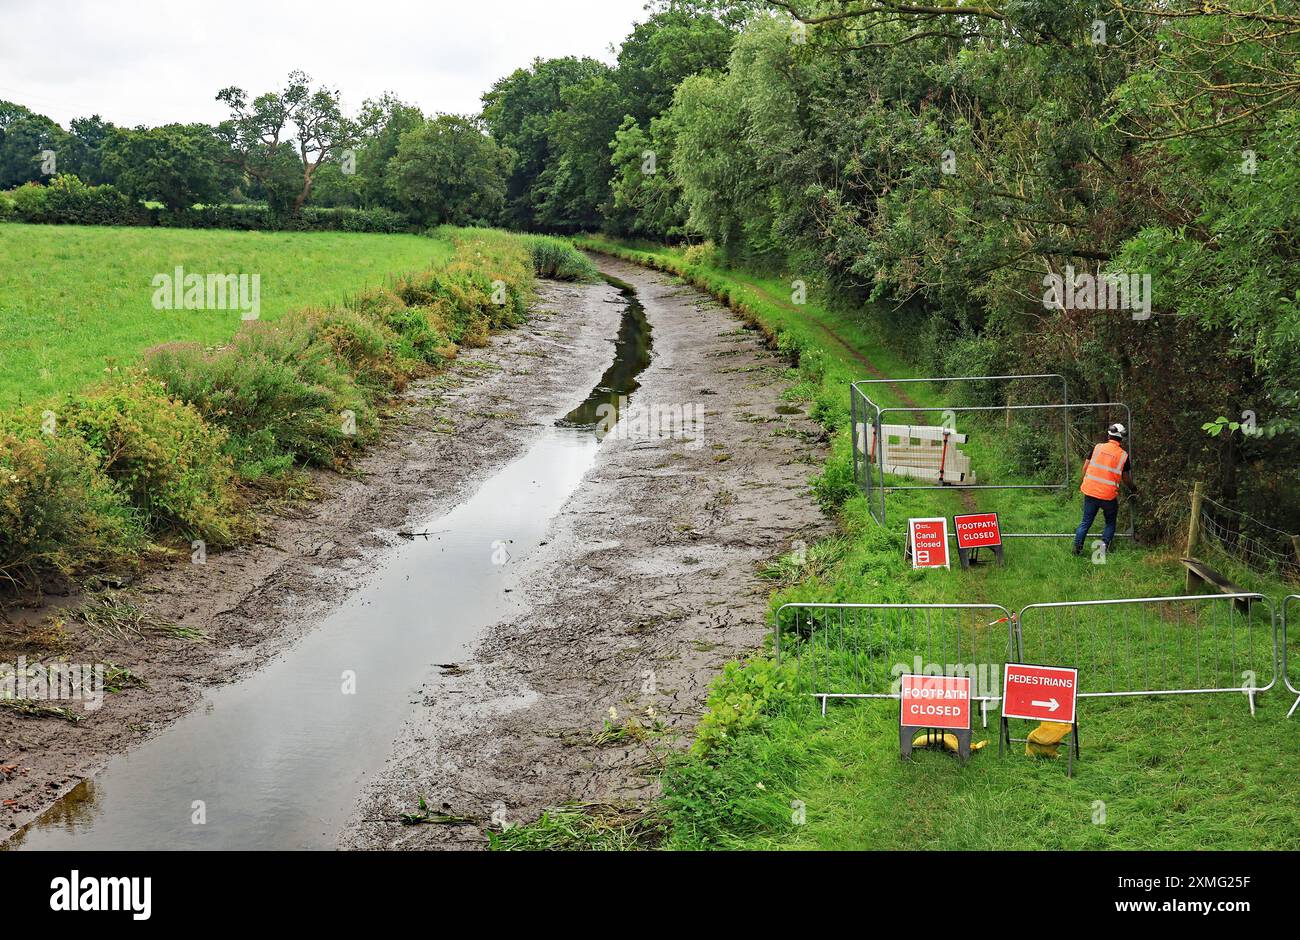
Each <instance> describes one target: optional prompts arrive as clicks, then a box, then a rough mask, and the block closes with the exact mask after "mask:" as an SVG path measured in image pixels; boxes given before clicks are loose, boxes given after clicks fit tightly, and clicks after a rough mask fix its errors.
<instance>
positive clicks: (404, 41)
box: [0, 0, 646, 127]
mask: <svg viewBox="0 0 1300 940" xmlns="http://www.w3.org/2000/svg"><path fill="white" fill-rule="evenodd" d="M644 6H645V0H350V2H340V0H316V2H311V3H304V2H290V0H207V2H196V0H167V2H163V0H112V2H109V0H0V99H7V100H10V101H16V102H18V103H19V104H23V105H26V106H27V107H29V108H31V109H32V110H33V111H37V112H39V113H41V114H45V115H48V116H49V117H51V118H53V119H54V120H56V121H58V122H59V123H60V124H62V125H63V126H64V127H67V125H68V122H69V121H70V120H71V119H72V118H74V117H82V116H88V115H90V114H99V115H100V116H101V117H103V118H104V119H105V120H108V121H112V122H113V123H115V124H119V125H127V126H133V125H136V124H147V125H151V126H152V125H157V124H168V123H172V122H188V121H205V122H209V123H215V122H216V121H218V120H220V119H221V118H223V117H225V111H224V109H223V108H222V106H221V105H220V104H219V103H218V102H216V101H215V100H213V99H214V96H215V95H216V93H217V91H218V90H220V89H221V88H224V87H226V86H227V85H238V86H240V87H241V88H244V89H245V90H247V91H249V92H250V93H251V94H254V95H256V94H260V93H262V92H264V91H270V90H272V89H278V88H280V87H281V86H282V84H283V82H284V79H285V76H286V75H288V73H289V72H290V71H291V70H293V69H302V70H303V71H305V72H307V74H308V75H310V76H311V77H312V78H313V79H315V81H316V82H317V83H324V84H327V85H329V86H331V87H335V88H338V89H340V90H341V91H342V92H343V99H344V103H345V105H346V106H347V107H348V108H349V110H353V111H355V109H356V107H357V106H358V105H359V104H360V103H361V102H362V100H363V99H365V98H369V97H377V96H378V95H380V94H381V93H383V92H384V91H394V92H396V93H397V94H398V95H399V96H400V97H401V98H402V99H403V100H405V101H410V102H413V103H415V104H417V105H419V106H420V107H421V108H423V109H424V111H425V112H426V113H431V112H434V111H442V112H454V113H460V114H465V113H474V112H477V111H478V110H479V96H480V95H481V94H482V93H483V92H484V91H486V90H487V89H488V87H489V86H490V85H491V84H492V82H494V81H495V80H496V79H498V78H500V77H501V76H503V75H506V74H508V73H509V72H511V71H513V70H514V69H516V68H519V67H521V66H524V65H527V64H528V63H530V62H531V61H532V60H533V59H534V58H535V57H537V56H542V57H544V58H547V57H553V56H564V55H585V56H592V57H593V58H599V59H602V60H604V61H609V62H612V61H613V57H612V56H611V54H610V52H609V46H610V45H611V44H613V45H615V46H617V45H618V44H619V43H620V42H621V41H622V40H623V37H624V36H626V35H627V33H628V31H629V30H630V29H631V27H632V24H633V22H635V21H637V20H643V19H645V16H646V14H645V11H644Z"/></svg>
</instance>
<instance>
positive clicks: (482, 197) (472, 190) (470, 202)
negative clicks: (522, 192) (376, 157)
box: [387, 114, 511, 225]
mask: <svg viewBox="0 0 1300 940" xmlns="http://www.w3.org/2000/svg"><path fill="white" fill-rule="evenodd" d="M510 162H511V154H510V152H509V151H508V150H506V149H505V148H503V147H501V146H500V145H499V144H497V142H496V141H494V140H493V139H492V138H491V137H490V136H488V134H487V133H486V132H485V131H484V129H483V127H482V125H481V124H480V123H479V122H478V121H476V120H474V119H472V118H466V117H459V116H456V115H452V114H441V115H438V116H437V117H435V118H434V119H433V120H431V121H428V122H426V123H424V124H422V125H420V126H419V127H415V128H412V129H410V130H408V131H406V132H405V133H404V134H402V136H401V139H400V141H399V142H398V145H397V153H396V154H395V155H394V156H393V158H392V160H391V161H389V165H388V171H387V172H388V184H389V186H390V187H391V188H392V191H393V195H394V196H395V197H396V198H397V200H398V202H399V203H400V205H401V206H402V207H403V209H404V210H405V211H407V212H408V213H409V214H411V215H412V216H413V217H414V218H415V219H417V220H418V221H419V222H421V223H422V224H425V225H436V224H442V223H449V224H452V225H467V224H474V223H480V222H491V221H495V219H496V218H497V217H498V216H499V214H500V212H501V210H502V209H503V208H504V207H505V194H506V178H507V175H508V174H509V172H510Z"/></svg>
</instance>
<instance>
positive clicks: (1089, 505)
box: [1074, 493, 1119, 552]
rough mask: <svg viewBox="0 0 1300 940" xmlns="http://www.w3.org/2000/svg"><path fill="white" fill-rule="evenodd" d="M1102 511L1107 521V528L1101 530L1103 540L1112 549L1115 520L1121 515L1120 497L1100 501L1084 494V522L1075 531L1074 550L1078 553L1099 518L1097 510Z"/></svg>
mask: <svg viewBox="0 0 1300 940" xmlns="http://www.w3.org/2000/svg"><path fill="white" fill-rule="evenodd" d="M1099 509H1100V510H1101V514H1102V516H1103V517H1104V518H1105V520H1106V527H1105V528H1104V529H1102V530H1101V540H1102V541H1103V542H1105V543H1106V547H1107V548H1110V540H1111V539H1113V538H1114V537H1115V518H1116V517H1117V516H1118V515H1119V497H1118V496H1116V497H1115V498H1114V499H1098V498H1097V497H1095V496H1089V495H1088V494H1087V493H1084V494H1083V521H1082V522H1080V523H1079V528H1077V529H1075V530H1074V550H1075V551H1076V552H1077V551H1079V550H1080V549H1081V548H1083V540H1084V539H1085V538H1086V537H1087V535H1088V530H1089V529H1091V528H1092V522H1093V520H1094V519H1096V518H1097V510H1099Z"/></svg>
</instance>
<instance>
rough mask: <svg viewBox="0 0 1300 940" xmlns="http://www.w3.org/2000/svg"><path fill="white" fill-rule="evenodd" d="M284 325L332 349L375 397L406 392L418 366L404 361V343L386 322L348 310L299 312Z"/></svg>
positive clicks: (334, 309)
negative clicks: (409, 377)
mask: <svg viewBox="0 0 1300 940" xmlns="http://www.w3.org/2000/svg"><path fill="white" fill-rule="evenodd" d="M283 322H284V324H285V325H286V326H287V327H288V328H289V329H296V330H302V331H305V332H306V334H307V337H306V338H307V340H308V341H309V342H317V341H319V342H323V343H325V344H326V345H328V346H329V348H330V349H332V350H333V351H334V355H335V356H336V357H337V358H338V359H339V360H341V361H342V362H343V363H344V364H345V365H346V366H347V369H348V371H349V372H351V374H352V376H353V377H354V378H355V379H356V381H357V383H358V384H359V385H361V386H363V387H364V388H366V389H367V390H368V391H369V392H370V393H371V394H372V395H373V396H378V395H384V394H389V393H392V392H400V391H402V390H403V389H404V388H406V380H407V377H408V375H409V373H410V367H411V366H413V365H414V363H411V362H404V361H403V360H402V359H401V357H400V355H399V350H400V348H401V341H400V339H399V338H398V336H397V334H396V333H395V332H394V331H393V330H392V329H391V328H389V326H388V325H387V324H386V323H384V322H383V321H382V320H377V319H375V318H373V317H368V316H365V315H363V314H361V313H358V312H357V311H355V310H349V309H348V308H346V307H331V308H330V309H328V310H299V311H296V312H294V313H292V314H290V315H289V316H288V317H286V318H285V320H284V321H283Z"/></svg>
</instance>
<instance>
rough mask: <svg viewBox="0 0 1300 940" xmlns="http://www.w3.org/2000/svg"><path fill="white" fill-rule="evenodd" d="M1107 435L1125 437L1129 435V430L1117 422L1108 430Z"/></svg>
mask: <svg viewBox="0 0 1300 940" xmlns="http://www.w3.org/2000/svg"><path fill="white" fill-rule="evenodd" d="M1106 433H1107V434H1109V435H1110V436H1111V437H1124V436H1126V435H1127V434H1128V428H1126V427H1124V425H1122V424H1120V423H1119V422H1118V421H1116V422H1115V423H1114V424H1112V425H1111V426H1110V427H1108V428H1107V429H1106Z"/></svg>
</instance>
